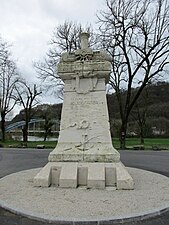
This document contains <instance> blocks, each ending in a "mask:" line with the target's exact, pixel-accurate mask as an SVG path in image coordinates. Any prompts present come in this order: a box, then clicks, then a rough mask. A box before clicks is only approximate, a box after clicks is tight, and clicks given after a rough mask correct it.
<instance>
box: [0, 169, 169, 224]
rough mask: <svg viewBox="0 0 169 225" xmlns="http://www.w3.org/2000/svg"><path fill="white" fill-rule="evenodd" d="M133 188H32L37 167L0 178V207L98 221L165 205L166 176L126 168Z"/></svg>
mask: <svg viewBox="0 0 169 225" xmlns="http://www.w3.org/2000/svg"><path fill="white" fill-rule="evenodd" d="M128 170H129V173H130V174H131V176H132V177H133V179H134V182H135V190H130V191H126V190H124V191H121V190H120V191H119V190H118V191H117V190H93V189H87V190H86V189H61V188H57V187H50V188H39V187H33V177H34V176H35V175H36V174H37V173H38V172H39V169H31V170H26V171H21V172H19V173H15V174H11V175H9V176H6V177H4V178H2V179H1V180H0V206H5V207H9V208H11V209H12V210H14V211H19V212H22V213H24V214H26V215H30V216H33V217H40V218H45V219H52V220H58V219H61V220H96V219H97V220H102V219H106V220H107V219H114V218H126V217H132V216H138V215H144V214H148V213H151V212H155V211H158V210H159V209H162V208H166V207H169V178H167V177H165V176H162V175H159V174H156V173H152V172H148V171H145V170H140V169H134V168H128Z"/></svg>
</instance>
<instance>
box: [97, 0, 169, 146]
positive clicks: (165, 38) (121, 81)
mask: <svg viewBox="0 0 169 225" xmlns="http://www.w3.org/2000/svg"><path fill="white" fill-rule="evenodd" d="M105 2H106V7H107V8H106V10H105V11H102V12H100V14H99V15H98V20H99V22H100V32H101V35H100V37H101V44H102V45H103V47H104V48H106V49H107V51H108V52H109V53H110V55H111V57H112V76H111V79H110V84H111V85H112V87H113V88H114V90H115V91H116V96H117V99H118V103H119V111H120V116H121V121H122V125H121V136H120V141H121V148H125V137H126V130H127V122H128V118H129V114H130V112H131V110H132V108H133V106H134V104H135V102H136V101H137V99H138V98H139V96H140V94H141V93H142V91H143V89H144V88H145V86H146V85H147V84H148V83H149V82H151V81H152V80H155V79H158V78H159V77H160V76H162V75H163V72H164V71H165V69H167V64H168V63H169V28H168V24H169V3H168V0H142V1H140V0H105ZM133 87H137V91H136V92H134V94H132V88H133ZM124 90H125V93H126V95H125V98H124V96H123V95H124Z"/></svg>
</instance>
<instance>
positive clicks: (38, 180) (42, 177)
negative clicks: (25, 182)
mask: <svg viewBox="0 0 169 225" xmlns="http://www.w3.org/2000/svg"><path fill="white" fill-rule="evenodd" d="M51 169H52V166H51V163H47V164H46V166H45V167H43V168H42V169H41V171H40V172H39V173H38V174H37V175H36V176H35V177H34V179H33V183H34V186H35V187H49V186H50V184H51Z"/></svg>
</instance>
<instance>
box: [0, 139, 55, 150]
mask: <svg viewBox="0 0 169 225" xmlns="http://www.w3.org/2000/svg"><path fill="white" fill-rule="evenodd" d="M56 144H57V142H56V141H28V143H27V147H28V148H37V145H45V148H55V147H56ZM1 145H2V146H3V147H6V148H8V147H13V148H20V147H22V142H21V141H14V140H6V141H5V142H1V141H0V146H1Z"/></svg>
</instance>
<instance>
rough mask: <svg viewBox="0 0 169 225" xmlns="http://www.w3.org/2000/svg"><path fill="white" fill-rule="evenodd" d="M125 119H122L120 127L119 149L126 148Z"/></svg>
mask: <svg viewBox="0 0 169 225" xmlns="http://www.w3.org/2000/svg"><path fill="white" fill-rule="evenodd" d="M126 121H127V120H124V121H122V125H121V129H120V131H121V132H120V149H126V131H127V122H126Z"/></svg>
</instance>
